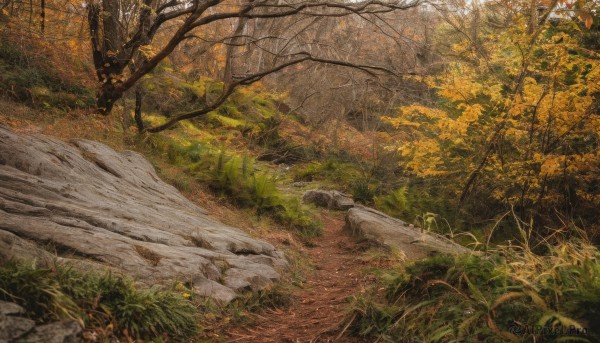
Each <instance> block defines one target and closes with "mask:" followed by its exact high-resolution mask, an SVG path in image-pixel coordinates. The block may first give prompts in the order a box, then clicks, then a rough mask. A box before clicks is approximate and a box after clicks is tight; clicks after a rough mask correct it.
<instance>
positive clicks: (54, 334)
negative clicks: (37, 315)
mask: <svg viewBox="0 0 600 343" xmlns="http://www.w3.org/2000/svg"><path fill="white" fill-rule="evenodd" d="M24 312H25V311H24V309H23V308H22V307H21V306H19V305H17V304H15V303H11V302H6V301H0V342H2V343H4V342H8V343H13V342H14V343H42V342H43V343H76V342H80V341H81V339H80V338H79V334H80V333H81V331H82V330H81V326H80V325H79V323H77V321H75V320H64V321H60V322H55V323H50V324H45V325H38V326H36V324H35V322H34V321H33V320H31V319H27V318H23V317H20V316H19V315H21V314H23V313H24Z"/></svg>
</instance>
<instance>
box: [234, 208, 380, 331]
mask: <svg viewBox="0 0 600 343" xmlns="http://www.w3.org/2000/svg"><path fill="white" fill-rule="evenodd" d="M322 216H323V221H324V224H325V228H324V233H323V235H322V236H321V237H318V238H317V239H315V243H316V246H315V247H312V248H308V249H306V254H307V255H308V257H309V258H310V260H311V261H312V263H313V264H314V266H315V270H314V272H312V273H310V274H309V275H306V282H305V283H304V287H303V288H302V289H299V290H298V291H297V292H296V293H295V294H294V297H295V301H294V303H293V304H292V305H291V306H289V308H287V309H274V310H267V311H266V312H264V313H262V314H261V315H259V316H258V318H257V320H256V322H255V323H254V324H253V325H252V326H249V327H248V326H245V327H237V328H233V329H232V330H230V331H229V333H228V335H229V340H228V342H261V343H262V342H264V343H271V342H277V343H305V342H311V343H312V342H349V343H354V342H363V340H360V339H358V338H355V337H350V336H348V335H342V336H341V337H338V336H340V333H341V332H342V331H343V321H344V318H345V316H346V312H345V311H346V309H347V304H348V302H347V298H348V297H350V296H352V295H354V294H357V293H359V292H360V291H361V289H365V288H366V287H367V286H368V285H369V284H371V283H372V280H371V278H369V277H365V276H363V273H362V272H361V271H362V270H363V269H364V268H365V262H364V261H362V260H361V259H360V258H359V257H360V255H361V253H360V247H359V246H358V245H357V244H356V243H355V242H354V241H353V239H352V238H351V237H349V236H348V234H347V233H346V232H344V231H343V226H344V220H343V218H342V217H341V216H340V215H336V216H333V215H331V214H328V213H327V212H323V214H322Z"/></svg>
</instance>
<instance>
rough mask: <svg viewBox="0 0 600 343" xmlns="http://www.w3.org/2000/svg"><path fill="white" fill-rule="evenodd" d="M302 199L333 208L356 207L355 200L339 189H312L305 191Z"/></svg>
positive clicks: (305, 201) (343, 209) (340, 209)
mask: <svg viewBox="0 0 600 343" xmlns="http://www.w3.org/2000/svg"><path fill="white" fill-rule="evenodd" d="M302 201H303V202H304V203H308V204H314V205H316V206H319V207H325V208H329V209H332V210H339V211H346V210H348V209H350V208H352V207H354V200H352V198H350V197H348V196H345V195H344V194H342V193H340V192H338V191H325V190H320V189H312V190H308V191H306V192H304V194H303V195H302Z"/></svg>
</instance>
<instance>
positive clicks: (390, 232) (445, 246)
mask: <svg viewBox="0 0 600 343" xmlns="http://www.w3.org/2000/svg"><path fill="white" fill-rule="evenodd" d="M345 229H346V230H349V231H350V232H351V233H352V234H353V235H355V236H357V237H360V238H363V239H366V240H369V241H372V242H375V243H377V244H379V245H382V246H385V247H389V248H394V249H399V250H401V251H403V252H404V253H405V254H406V257H407V258H409V259H419V258H423V257H427V256H429V255H431V254H435V253H448V254H463V253H471V250H469V249H467V248H465V247H463V246H461V245H459V244H456V243H454V242H453V241H451V240H449V239H448V238H446V237H444V236H441V235H438V234H435V233H432V232H427V231H422V230H421V229H420V228H416V227H414V225H409V224H407V223H405V222H403V221H401V220H399V219H396V218H392V217H390V216H388V215H386V214H385V213H382V212H379V211H376V210H374V209H372V208H368V207H364V206H355V207H354V208H351V209H350V210H349V211H348V212H347V213H346V226H345Z"/></svg>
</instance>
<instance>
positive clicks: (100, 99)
mask: <svg viewBox="0 0 600 343" xmlns="http://www.w3.org/2000/svg"><path fill="white" fill-rule="evenodd" d="M418 4H419V0H414V1H411V2H403V1H401V2H397V1H396V2H392V1H389V2H388V1H381V0H370V1H365V2H355V3H348V2H343V1H315V2H306V1H271V0H263V1H256V0H249V1H244V2H242V3H227V2H225V1H222V0H207V1H201V0H193V1H186V0H143V1H142V2H136V1H128V0H120V1H115V0H102V1H93V2H88V3H87V9H88V24H89V30H90V34H91V43H92V49H93V57H94V65H95V68H96V74H97V77H98V80H99V81H100V84H101V85H100V87H99V90H98V96H97V107H98V111H99V112H100V113H102V114H109V113H110V112H111V110H112V108H113V106H114V104H115V102H116V101H117V100H118V99H120V98H121V97H123V95H124V94H125V92H126V91H128V90H129V89H131V88H133V87H134V85H136V83H137V82H138V81H139V80H140V79H141V78H142V77H143V76H144V75H146V74H147V73H149V72H150V71H152V70H153V69H154V68H155V67H156V66H157V65H158V64H159V63H160V62H161V61H163V60H164V59H165V58H167V57H168V56H169V55H170V54H171V53H172V52H173V51H174V50H175V49H176V48H177V47H178V46H179V45H180V44H181V43H182V42H185V41H187V40H192V39H197V38H199V37H200V38H201V37H202V33H203V32H204V30H209V28H210V27H211V26H212V25H216V24H218V23H229V24H231V25H230V33H229V35H228V37H226V38H224V39H222V40H221V41H220V43H221V44H229V45H233V46H247V45H249V44H255V45H256V42H257V40H260V37H258V38H257V37H250V36H247V37H246V35H244V34H243V33H244V30H245V28H246V26H250V25H252V26H253V25H256V24H257V22H258V21H260V20H262V19H265V18H271V19H286V18H291V17H299V16H302V17H310V18H326V17H332V18H340V17H346V16H349V15H365V14H369V13H371V14H382V13H388V12H394V11H402V10H407V9H409V8H413V7H415V6H417V5H418ZM236 20H237V23H238V24H237V25H236V24H235V23H236ZM167 24H168V25H167ZM158 35H161V39H160V44H158V43H159V41H158V40H157V39H156V38H157V36H158ZM235 50H236V49H234V48H231V49H227V52H228V56H227V57H226V59H227V60H228V61H229V60H230V59H231V58H233V53H234V51H235ZM282 51H283V50H281V49H280V50H279V51H278V52H277V56H276V58H274V59H272V61H271V62H272V63H270V64H269V65H267V64H264V63H261V65H260V66H261V68H259V70H252V71H251V72H250V73H249V74H244V75H242V77H239V78H234V77H232V76H233V74H232V73H230V75H229V77H228V80H225V81H226V82H225V86H224V89H223V92H222V94H221V96H220V97H218V98H217V99H216V100H214V101H212V102H211V103H208V104H206V106H204V107H203V108H201V109H198V110H195V111H191V112H188V113H182V114H180V115H177V116H174V117H172V118H171V119H170V120H169V121H168V122H167V123H165V124H164V125H160V126H157V127H152V128H147V129H144V130H145V131H148V132H157V131H161V130H164V129H166V128H168V127H170V126H172V125H173V124H174V123H176V122H178V121H180V120H184V119H189V118H193V117H196V116H199V115H202V114H205V113H208V112H210V111H211V110H214V109H215V108H217V107H218V106H220V105H221V104H222V103H223V102H224V101H225V100H226V99H227V97H228V96H229V95H231V93H232V92H233V90H234V89H235V88H236V87H238V86H240V85H248V84H251V83H253V82H256V81H258V80H260V79H262V78H264V77H265V76H267V75H269V74H271V73H274V72H278V71H280V70H283V69H285V68H287V67H289V66H292V65H296V64H299V63H302V62H308V61H313V62H318V63H326V64H335V65H340V66H345V67H353V68H357V69H360V70H363V71H366V72H369V73H371V74H373V73H377V72H380V73H394V71H393V70H391V69H389V68H385V67H382V66H378V65H369V64H366V63H365V64H359V63H354V62H351V61H348V60H340V59H336V58H330V57H329V56H322V55H319V54H316V53H315V51H312V50H311V49H308V50H302V51H300V50H295V51H289V52H288V53H282ZM230 68H231V66H230V67H229V69H230Z"/></svg>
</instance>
